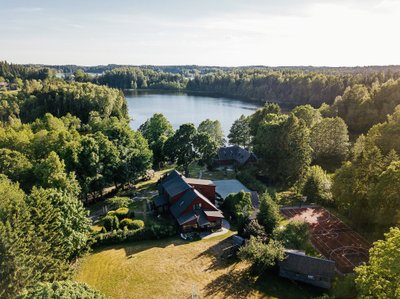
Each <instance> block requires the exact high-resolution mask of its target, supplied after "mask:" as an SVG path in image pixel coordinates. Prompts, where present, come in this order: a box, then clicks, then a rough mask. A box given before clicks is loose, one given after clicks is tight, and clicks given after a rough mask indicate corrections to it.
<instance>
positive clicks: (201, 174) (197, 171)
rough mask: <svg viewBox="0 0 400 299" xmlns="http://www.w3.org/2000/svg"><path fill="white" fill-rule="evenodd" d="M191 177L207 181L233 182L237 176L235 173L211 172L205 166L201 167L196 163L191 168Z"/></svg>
mask: <svg viewBox="0 0 400 299" xmlns="http://www.w3.org/2000/svg"><path fill="white" fill-rule="evenodd" d="M189 177H191V178H202V179H205V180H231V179H235V178H236V174H235V172H234V171H226V170H218V169H214V170H212V171H210V170H207V168H206V167H205V166H199V165H198V164H197V162H196V161H195V162H193V163H192V164H190V166H189Z"/></svg>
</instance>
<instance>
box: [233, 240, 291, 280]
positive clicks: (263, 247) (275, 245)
mask: <svg viewBox="0 0 400 299" xmlns="http://www.w3.org/2000/svg"><path fill="white" fill-rule="evenodd" d="M238 256H239V258H240V259H242V260H246V261H249V262H250V263H251V264H252V267H253V269H254V270H256V271H257V272H258V273H262V272H264V271H265V270H266V269H269V268H272V267H274V266H275V265H276V263H277V262H278V261H282V260H283V259H284V258H285V251H284V247H283V246H282V244H281V243H280V242H279V241H275V240H270V241H269V242H268V243H267V244H265V243H264V242H263V241H262V240H261V239H259V238H255V237H250V240H249V241H248V242H247V244H246V245H245V246H243V247H241V248H240V249H239V253H238Z"/></svg>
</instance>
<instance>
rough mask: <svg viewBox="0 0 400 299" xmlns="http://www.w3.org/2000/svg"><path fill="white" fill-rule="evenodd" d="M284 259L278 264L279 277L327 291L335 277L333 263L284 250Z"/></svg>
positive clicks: (296, 251) (298, 252)
mask: <svg viewBox="0 0 400 299" xmlns="http://www.w3.org/2000/svg"><path fill="white" fill-rule="evenodd" d="M285 253H286V258H285V259H284V260H283V261H281V262H279V275H280V276H281V277H285V278H289V279H292V280H297V281H301V282H304V283H308V284H311V285H314V286H317V287H321V288H326V289H329V288H330V287H331V281H332V279H333V278H334V277H335V262H334V261H332V260H326V259H321V258H316V257H312V256H308V255H306V254H305V253H304V251H301V250H291V249H286V250H285Z"/></svg>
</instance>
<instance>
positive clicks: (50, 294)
mask: <svg viewBox="0 0 400 299" xmlns="http://www.w3.org/2000/svg"><path fill="white" fill-rule="evenodd" d="M18 298H20V299H31V298H32V299H35V298H96V299H106V298H108V297H106V296H105V295H104V294H102V293H101V292H100V291H98V290H96V289H94V288H92V287H90V286H88V285H87V284H85V283H79V282H74V281H54V282H39V283H37V284H35V285H34V286H32V287H31V288H29V289H27V290H24V291H23V292H22V294H21V295H20V296H18Z"/></svg>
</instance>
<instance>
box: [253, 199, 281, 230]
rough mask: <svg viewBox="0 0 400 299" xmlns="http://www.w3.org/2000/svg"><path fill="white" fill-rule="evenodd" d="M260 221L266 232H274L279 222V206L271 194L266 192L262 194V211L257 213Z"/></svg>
mask: <svg viewBox="0 0 400 299" xmlns="http://www.w3.org/2000/svg"><path fill="white" fill-rule="evenodd" d="M257 220H258V222H259V223H260V224H261V225H262V226H264V229H265V232H266V233H267V234H268V235H269V234H272V232H273V231H274V229H275V227H276V225H277V224H278V222H279V208H278V205H277V204H276V202H275V201H273V200H272V197H271V195H269V194H268V193H264V194H263V195H261V196H260V211H259V212H258V214H257Z"/></svg>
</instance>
